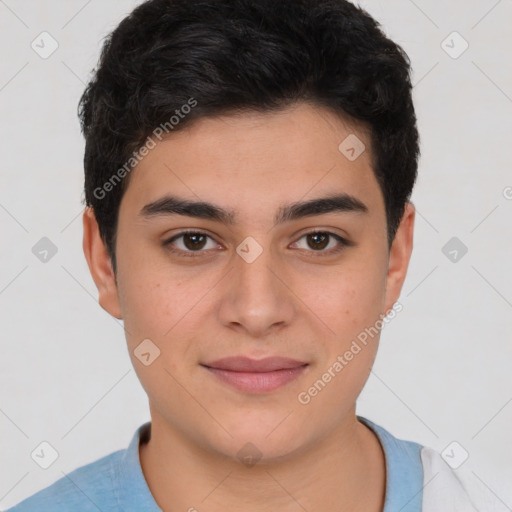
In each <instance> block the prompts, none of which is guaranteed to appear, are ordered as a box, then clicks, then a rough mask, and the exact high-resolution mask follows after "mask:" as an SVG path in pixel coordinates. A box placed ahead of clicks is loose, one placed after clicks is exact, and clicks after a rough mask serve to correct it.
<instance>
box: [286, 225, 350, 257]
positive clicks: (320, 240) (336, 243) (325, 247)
mask: <svg viewBox="0 0 512 512" xmlns="http://www.w3.org/2000/svg"><path fill="white" fill-rule="evenodd" d="M302 239H305V244H306V246H305V247H304V244H303V246H302V247H300V243H299V242H300V240H302ZM295 244H296V245H299V249H306V250H309V252H312V253H320V254H312V255H314V256H321V255H325V254H335V253H338V252H340V251H341V250H343V248H344V247H345V246H348V245H350V244H349V242H348V241H347V240H345V239H344V238H342V237H341V236H339V235H337V234H336V233H331V232H330V231H311V232H310V233H306V234H305V235H303V236H301V237H300V238H299V240H298V241H297V242H295Z"/></svg>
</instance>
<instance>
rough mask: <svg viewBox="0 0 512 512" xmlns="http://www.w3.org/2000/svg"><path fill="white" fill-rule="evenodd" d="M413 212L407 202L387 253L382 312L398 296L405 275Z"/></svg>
mask: <svg viewBox="0 0 512 512" xmlns="http://www.w3.org/2000/svg"><path fill="white" fill-rule="evenodd" d="M415 214H416V210H415V208H414V205H413V204H412V203H411V202H407V203H406V205H405V210H404V214H403V215H402V220H401V221H400V225H399V227H398V229H397V231H396V234H395V238H394V240H393V243H392V244H391V249H390V253H389V261H388V274H387V277H386V299H385V308H386V309H385V311H384V312H383V313H384V314H386V313H389V311H390V310H391V309H392V307H393V304H394V303H395V302H396V301H397V300H398V298H399V297H400V291H401V290H402V285H403V284H404V281H405V276H406V275H407V268H408V266H409V260H410V258H411V253H412V245H413V244H412V242H413V231H414V218H415Z"/></svg>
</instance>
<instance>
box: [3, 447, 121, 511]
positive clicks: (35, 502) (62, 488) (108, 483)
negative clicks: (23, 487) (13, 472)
mask: <svg viewBox="0 0 512 512" xmlns="http://www.w3.org/2000/svg"><path fill="white" fill-rule="evenodd" d="M124 451H125V450H118V451H116V452H113V453H111V454H109V455H106V456H104V457H102V458H100V459H98V460H96V461H94V462H91V463H90V464H86V465H85V466H81V467H79V468H77V469H75V470H74V471H72V472H70V473H68V474H66V475H64V476H63V477H62V478H60V479H59V480H57V481H56V482H54V483H53V484H51V485H50V486H48V487H46V488H44V489H42V490H41V491H39V492H37V493H35V494H33V495H32V496H30V497H28V498H26V499H25V500H23V501H22V502H20V503H18V504H17V505H15V506H14V507H12V508H10V509H8V510H7V511H6V512H28V511H37V512H50V511H51V512H69V511H70V510H77V511H78V510H79V511H80V512H89V511H91V512H92V511H94V512H98V510H101V511H102V512H108V511H110V510H117V508H116V505H117V499H116V496H115V486H114V480H115V474H114V473H115V468H116V467H117V465H118V464H119V460H120V459H121V457H122V455H123V453H124Z"/></svg>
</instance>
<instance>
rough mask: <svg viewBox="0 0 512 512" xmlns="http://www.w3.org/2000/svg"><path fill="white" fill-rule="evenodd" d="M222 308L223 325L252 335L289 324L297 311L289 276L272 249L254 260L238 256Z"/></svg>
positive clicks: (227, 283)
mask: <svg viewBox="0 0 512 512" xmlns="http://www.w3.org/2000/svg"><path fill="white" fill-rule="evenodd" d="M234 258H235V261H234V267H233V268H232V270H231V272H229V275H228V276H227V282H226V284H225V285H224V288H223V295H222V298H221V304H220V308H219V312H218V314H219V319H220V321H221V322H222V324H223V325H225V326H227V327H229V328H231V329H236V330H238V331H240V332H243V333H245V334H246V335H248V336H251V337H253V338H262V337H265V335H267V334H268V333H270V332H272V333H273V332H275V331H276V330H280V329H282V328H283V327H285V326H286V325H290V323H291V322H292V319H293V316H294V315H295V314H296V307H295V305H294V301H293V293H292V292H291V290H290V288H289V287H287V285H286V276H285V275H284V273H283V271H282V270H280V268H281V267H280V265H278V262H277V259H276V258H273V257H272V253H271V251H270V250H269V249H263V251H262V252H261V254H260V255H259V256H258V257H257V258H256V259H255V260H254V261H252V262H249V261H250V260H248V261H246V260H245V259H244V258H243V257H240V256H239V255H238V254H237V255H235V257H234Z"/></svg>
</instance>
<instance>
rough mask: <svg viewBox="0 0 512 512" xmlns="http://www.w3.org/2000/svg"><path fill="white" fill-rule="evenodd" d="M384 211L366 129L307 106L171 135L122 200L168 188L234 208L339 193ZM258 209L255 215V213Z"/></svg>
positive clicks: (225, 119) (217, 120) (151, 196)
mask: <svg viewBox="0 0 512 512" xmlns="http://www.w3.org/2000/svg"><path fill="white" fill-rule="evenodd" d="M337 192H341V193H348V194H350V195H353V196H355V197H360V198H361V199H362V197H365V200H364V202H365V203H366V204H368V203H371V204H374V205H375V208H376V209H377V210H381V211H382V212H383V211H384V204H383V198H382V195H381V192H380V189H379V186H378V184H377V181H376V179H375V176H374V173H373V169H372V155H371V147H370V137H369V135H368V132H367V131H366V130H365V127H364V126H362V125H360V124H357V123H355V122H353V121H352V120H350V119H348V118H342V117H340V116H338V115H336V114H335V113H333V112H332V111H330V110H328V109H326V108H323V107H318V106H312V105H309V104H305V103H301V104H297V105H295V106H293V107H289V108H286V109H283V110H280V111H277V112H264V113H261V112H253V111H251V112H245V113H240V114H236V115H225V116H217V117H208V118H202V119H199V120H196V121H194V122H193V123H191V124H190V125H189V126H187V127H186V128H184V129H182V130H179V131H177V132H173V133H170V134H169V135H168V136H167V137H166V138H164V139H163V140H162V141H158V142H157V143H156V145H155V147H154V149H152V150H150V151H149V153H148V154H147V156H145V157H144V158H143V159H142V161H140V162H139V163H138V164H137V166H136V167H135V169H134V170H132V172H131V176H130V184H129V186H128V188H127V191H126V192H125V197H123V202H125V203H129V204H130V205H131V207H133V208H136V207H139V209H140V208H142V207H143V206H144V205H145V204H147V203H149V202H152V201H155V200H157V199H158V198H159V197H162V196H163V195H165V194H166V193H172V194H173V195H181V196H182V197H187V198H190V199H194V200H198V199H201V200H204V201H211V202H215V203H217V204H224V205H226V206H228V205H229V207H230V209H231V210H233V211H235V210H238V209H240V210H243V209H244V208H249V207H250V205H251V204H257V205H259V206H260V207H261V205H263V204H264V205H266V206H268V207H269V208H271V209H272V210H275V209H276V207H277V205H279V204H282V203H283V202H284V203H290V202H297V201H298V200H299V199H308V198H312V197H318V196H322V195H324V196H325V195H326V194H332V193H337ZM253 213H254V212H253Z"/></svg>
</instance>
